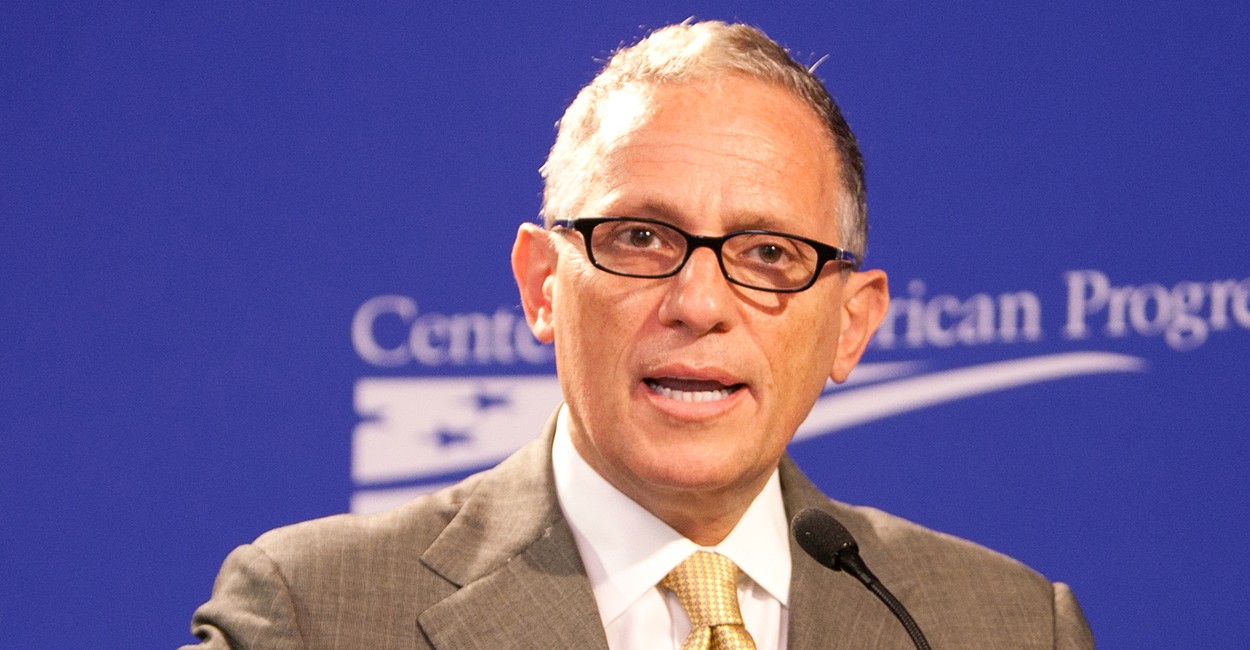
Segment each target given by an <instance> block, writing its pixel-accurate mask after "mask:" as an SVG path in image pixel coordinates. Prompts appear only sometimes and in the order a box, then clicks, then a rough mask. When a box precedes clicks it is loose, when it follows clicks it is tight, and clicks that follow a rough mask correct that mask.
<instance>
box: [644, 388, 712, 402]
mask: <svg viewBox="0 0 1250 650" xmlns="http://www.w3.org/2000/svg"><path fill="white" fill-rule="evenodd" d="M651 386H652V388H654V389H655V392H657V393H659V394H660V395H662V396H664V397H667V398H668V399H675V400H680V401H682V402H715V401H717V400H722V399H725V398H726V397H729V393H730V391H729V389H728V388H721V389H718V390H676V389H673V388H668V387H666V386H661V385H659V384H652V385H651Z"/></svg>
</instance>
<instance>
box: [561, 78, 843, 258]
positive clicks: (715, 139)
mask: <svg viewBox="0 0 1250 650" xmlns="http://www.w3.org/2000/svg"><path fill="white" fill-rule="evenodd" d="M600 118H601V119H600V124H599V130H598V133H597V139H598V143H597V144H598V146H597V147H596V149H597V153H598V155H597V156H596V160H595V162H594V163H593V165H594V167H595V169H594V171H593V172H592V175H591V179H590V182H589V183H588V186H587V188H586V189H587V192H586V195H585V197H584V198H585V207H586V209H588V210H589V211H592V212H597V213H599V214H607V213H616V214H623V215H624V216H652V217H659V218H665V219H671V220H674V221H677V222H680V223H679V225H683V226H686V227H690V228H692V229H694V230H708V231H714V230H722V231H723V230H728V229H736V228H744V227H757V228H772V229H784V230H788V231H790V232H796V233H798V234H805V235H810V236H814V237H819V238H821V239H824V240H829V239H830V238H831V237H835V236H836V234H835V233H836V230H837V229H836V222H837V214H836V213H837V209H838V205H839V204H840V200H839V199H840V196H841V188H840V185H839V183H838V182H837V179H838V161H837V154H836V152H835V151H834V148H833V145H832V142H831V139H830V137H829V135H828V132H827V130H826V129H825V128H824V127H823V125H822V124H821V123H820V121H819V119H818V118H817V117H816V114H815V112H814V111H813V110H812V109H811V108H810V107H808V106H807V105H806V104H805V103H803V102H802V101H801V100H800V99H798V98H797V97H796V96H795V95H794V94H793V93H791V92H790V91H788V90H786V89H784V88H782V87H779V86H777V85H774V84H770V83H766V82H762V81H758V80H754V79H747V78H743V77H736V76H730V77H727V78H722V79H718V80H716V81H714V82H695V83H681V84H676V83H672V84H662V85H654V86H634V87H627V88H623V89H619V90H617V91H614V92H612V93H610V94H609V95H608V96H607V97H606V98H605V99H604V100H603V105H602V106H601V112H600Z"/></svg>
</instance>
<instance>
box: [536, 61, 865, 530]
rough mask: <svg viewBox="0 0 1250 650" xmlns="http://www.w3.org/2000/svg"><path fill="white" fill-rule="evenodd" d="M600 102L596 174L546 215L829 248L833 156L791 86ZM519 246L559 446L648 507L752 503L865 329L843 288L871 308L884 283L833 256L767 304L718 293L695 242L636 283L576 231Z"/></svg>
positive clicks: (756, 297) (672, 88)
mask: <svg viewBox="0 0 1250 650" xmlns="http://www.w3.org/2000/svg"><path fill="white" fill-rule="evenodd" d="M606 101H607V102H608V105H607V106H605V107H604V113H605V120H604V126H603V129H602V131H601V132H600V138H601V140H600V145H601V147H600V154H599V156H598V158H597V160H596V166H595V168H594V169H593V170H592V173H591V174H589V181H588V182H587V184H586V187H585V188H584V191H583V192H582V194H581V200H580V201H579V202H578V203H579V205H578V206H577V208H576V213H575V214H564V215H560V216H561V217H597V216H629V217H646V218H651V219H659V220H662V221H665V222H668V223H671V224H673V225H676V226H677V227H679V228H682V229H684V230H686V231H687V232H690V233H693V234H697V235H721V234H724V233H727V232H730V231H735V230H744V229H754V228H758V229H768V230H776V231H782V232H786V233H791V234H797V235H802V236H805V237H809V238H812V239H817V240H820V241H824V242H828V243H831V244H834V245H838V244H839V243H840V242H839V236H838V233H839V229H838V216H839V215H837V214H836V210H837V206H840V205H842V204H843V202H842V201H841V200H840V198H841V192H842V189H841V186H840V185H839V183H838V178H839V174H838V161H837V158H836V154H835V153H834V150H833V147H832V145H831V143H830V142H829V138H828V136H827V135H826V134H825V131H824V130H823V129H822V127H821V125H820V123H819V122H818V120H817V118H816V116H815V115H814V114H813V113H812V111H811V109H810V108H808V107H807V106H806V105H804V104H802V103H801V102H800V101H799V100H798V99H797V98H795V97H793V96H792V95H791V94H790V93H789V92H788V91H785V90H782V89H780V88H777V87H774V86H771V85H768V84H765V83H762V82H758V81H754V80H747V79H743V78H736V77H730V78H728V79H725V80H722V81H719V82H717V83H715V84H712V83H708V84H693V85H666V86H660V87H651V88H648V89H646V90H645V91H644V90H636V89H635V90H624V91H618V92H617V93H616V94H615V95H614V96H611V97H609V98H608V99H607V100H606ZM647 107H649V108H650V110H649V111H646V110H641V109H644V108H647ZM523 238H530V244H529V245H527V250H531V248H530V247H531V246H532V250H531V254H530V256H529V257H530V259H533V260H538V259H539V257H541V255H546V262H545V264H546V265H547V266H546V268H545V269H540V270H537V271H536V270H534V269H533V268H532V267H533V266H540V267H541V266H543V264H544V262H541V261H534V262H532V263H531V264H530V268H528V271H527V270H524V269H521V268H520V267H518V281H519V282H520V283H521V285H522V294H523V297H524V296H525V295H526V291H527V286H528V287H529V290H530V294H531V297H530V298H528V299H527V300H526V302H527V305H526V308H527V312H528V313H530V314H532V317H531V322H533V323H534V331H535V334H536V335H537V336H538V337H539V338H540V339H544V340H551V339H553V340H554V342H555V351H556V364H557V369H558V372H559V375H560V382H561V386H562V388H563V391H564V396H565V398H566V400H567V404H568V409H569V414H570V425H571V434H572V437H573V442H574V445H575V446H576V448H577V449H578V451H579V452H580V453H581V455H582V457H583V458H585V459H586V461H587V462H588V463H589V464H590V465H591V466H592V467H594V468H595V469H596V470H597V471H598V472H599V473H600V474H601V475H603V476H604V477H605V478H606V479H608V481H609V482H611V483H612V484H613V485H615V486H616V487H617V488H618V489H620V490H621V491H623V492H625V493H626V494H628V495H629V496H631V497H632V498H634V500H636V501H638V502H639V503H640V504H642V505H643V506H644V507H647V508H648V509H652V511H653V512H654V511H655V510H654V509H653V508H652V507H651V506H652V505H653V504H654V503H655V502H656V501H657V500H659V501H663V500H666V499H667V500H672V499H677V500H682V499H685V500H686V501H690V500H691V499H692V498H697V497H703V496H715V495H725V494H728V493H734V494H737V493H746V494H749V495H750V497H753V496H754V494H756V493H758V491H759V489H760V488H761V487H762V485H763V483H764V481H765V480H766V479H767V477H768V475H769V474H770V473H771V472H772V470H773V468H774V467H775V466H776V464H777V461H778V459H779V458H780V457H781V455H782V453H783V452H784V449H785V446H786V444H787V443H788V442H789V440H790V438H791V436H792V435H793V434H794V431H795V429H796V428H797V427H798V426H799V424H800V423H801V422H802V421H803V419H804V418H805V417H806V415H807V413H808V411H809V410H810V409H811V406H812V404H813V403H814V402H815V400H816V399H817V397H818V396H819V394H820V391H821V389H822V387H823V386H824V383H825V381H826V380H827V379H828V378H829V377H830V376H831V375H832V376H833V377H834V378H835V379H838V380H842V379H845V377H846V373H848V372H849V371H850V368H851V367H852V366H854V364H855V361H856V360H858V357H859V354H860V353H861V352H862V349H863V342H865V341H866V339H867V336H868V335H869V334H871V327H869V328H868V330H867V332H865V331H863V330H864V329H865V327H864V326H863V325H862V324H858V323H856V322H852V321H854V320H855V316H853V315H851V314H850V312H851V311H852V309H849V308H848V307H847V302H848V298H850V297H851V296H850V294H853V293H856V292H858V291H859V289H860V288H861V287H862V286H863V285H865V284H870V285H872V287H870V288H874V287H875V289H876V290H878V293H880V294H882V295H881V296H880V300H882V301H883V300H884V276H881V275H880V274H877V275H876V276H873V275H872V274H853V275H852V276H851V279H850V280H844V279H843V277H841V275H840V274H839V273H838V270H837V268H838V267H837V266H836V265H833V264H830V265H828V266H827V267H826V269H825V270H824V272H823V274H822V277H821V279H820V280H818V281H817V282H816V284H815V285H814V286H813V287H811V288H810V289H808V290H807V291H804V292H801V293H796V294H777V293H767V292H763V291H757V290H752V289H746V288H743V287H739V286H736V285H732V284H730V283H729V282H727V281H726V280H725V278H724V277H723V276H722V274H721V271H720V268H719V266H718V265H717V261H716V258H715V254H714V253H713V252H712V251H711V250H709V249H706V248H700V249H697V250H696V251H695V252H694V253H693V255H692V256H691V257H690V260H689V261H688V262H687V263H686V265H685V267H684V268H683V269H682V270H681V271H680V272H679V273H678V274H677V275H675V276H673V277H669V278H662V279H638V278H627V277H620V276H616V275H611V274H608V273H606V272H604V271H600V270H598V269H596V268H594V267H593V266H591V263H590V261H589V260H588V259H587V256H586V248H585V242H584V240H583V239H582V237H581V236H580V235H579V234H577V233H576V232H572V231H567V230H557V231H553V232H552V233H549V234H548V233H543V232H541V231H536V230H535V229H532V228H531V229H528V230H527V229H526V228H523V229H522V234H521V235H520V236H519V237H518V249H517V250H518V251H519V250H521V248H522V246H521V243H520V242H521V240H522V239H523ZM540 238H542V239H544V240H545V241H541V242H540V241H539V239H540ZM539 250H541V251H544V252H543V253H539V252H537V251H539ZM515 263H516V260H515V259H514V264H515ZM522 266H524V264H522ZM527 273H528V275H527ZM864 276H868V278H867V279H865V277H864ZM873 278H875V280H873ZM878 302H880V301H878ZM878 306H880V307H881V308H882V309H883V308H884V307H883V303H882V304H880V305H878ZM877 318H879V315H878V316H877ZM861 320H862V319H861ZM848 325H849V327H848ZM848 331H849V333H848ZM859 339H863V340H864V341H860V340H859Z"/></svg>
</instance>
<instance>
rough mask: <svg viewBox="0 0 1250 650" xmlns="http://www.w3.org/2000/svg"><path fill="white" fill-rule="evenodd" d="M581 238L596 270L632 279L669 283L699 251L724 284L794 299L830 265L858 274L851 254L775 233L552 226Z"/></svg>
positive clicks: (637, 221)
mask: <svg viewBox="0 0 1250 650" xmlns="http://www.w3.org/2000/svg"><path fill="white" fill-rule="evenodd" d="M552 227H554V228H567V229H570V230H576V231H577V232H579V233H581V234H582V238H583V239H585V241H586V256H587V257H588V258H589V259H590V263H591V264H594V265H595V268H597V269H600V270H602V271H607V272H608V273H612V274H614V275H623V276H626V277H630V278H667V277H670V276H673V275H676V274H677V272H678V271H680V270H681V269H682V267H683V266H685V265H686V262H687V261H688V260H689V259H690V256H691V254H693V253H694V250H695V249H696V248H710V249H712V252H713V253H715V254H716V260H717V261H718V262H719V263H720V270H721V273H722V274H723V275H724V276H725V279H726V280H728V281H730V282H732V283H734V284H736V285H739V286H743V287H748V288H750V289H759V290H760V291H772V292H776V293H795V292H798V291H803V290H804V289H807V288H808V287H811V286H812V285H813V284H815V283H816V278H818V277H820V270H821V269H823V268H824V267H825V264H826V263H828V262H837V263H838V264H839V265H840V266H842V267H844V268H850V269H858V268H859V261H858V259H856V257H855V255H854V254H853V253H851V252H849V251H846V250H843V249H841V248H837V247H835V246H830V245H829V244H825V243H822V242H818V241H816V240H814V239H808V238H806V237H799V236H798V235H788V234H786V233H781V232H773V231H770V230H739V231H735V232H731V233H727V234H725V235H721V236H720V237H705V236H702V235H692V234H690V233H688V232H686V231H684V230H682V229H680V228H678V227H676V226H673V225H671V224H667V223H665V222H663V221H657V220H655V219H643V218H635V217H596V218H584V219H564V220H559V221H556V222H554V223H553V224H552Z"/></svg>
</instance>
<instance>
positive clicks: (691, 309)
mask: <svg viewBox="0 0 1250 650" xmlns="http://www.w3.org/2000/svg"><path fill="white" fill-rule="evenodd" d="M669 282H670V283H671V284H670V285H669V287H668V292H667V293H666V294H665V296H664V301H663V302H661V303H660V313H659V315H660V322H662V323H663V324H665V325H668V326H672V327H683V328H685V329H688V330H689V331H690V332H691V333H693V334H695V335H703V334H707V333H710V332H720V331H725V330H728V329H729V328H731V327H733V326H734V325H735V324H736V323H737V319H738V309H737V307H738V305H737V302H738V299H737V296H735V295H734V288H733V286H732V285H730V284H729V281H728V280H726V279H725V276H724V274H722V273H721V268H720V263H719V262H718V261H717V259H716V253H715V252H713V251H712V250H710V249H708V248H699V249H696V250H695V251H694V252H693V253H691V255H690V259H688V260H686V265H685V266H683V267H682V269H681V271H678V273H677V275H675V276H673V277H672V278H670V279H669Z"/></svg>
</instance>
